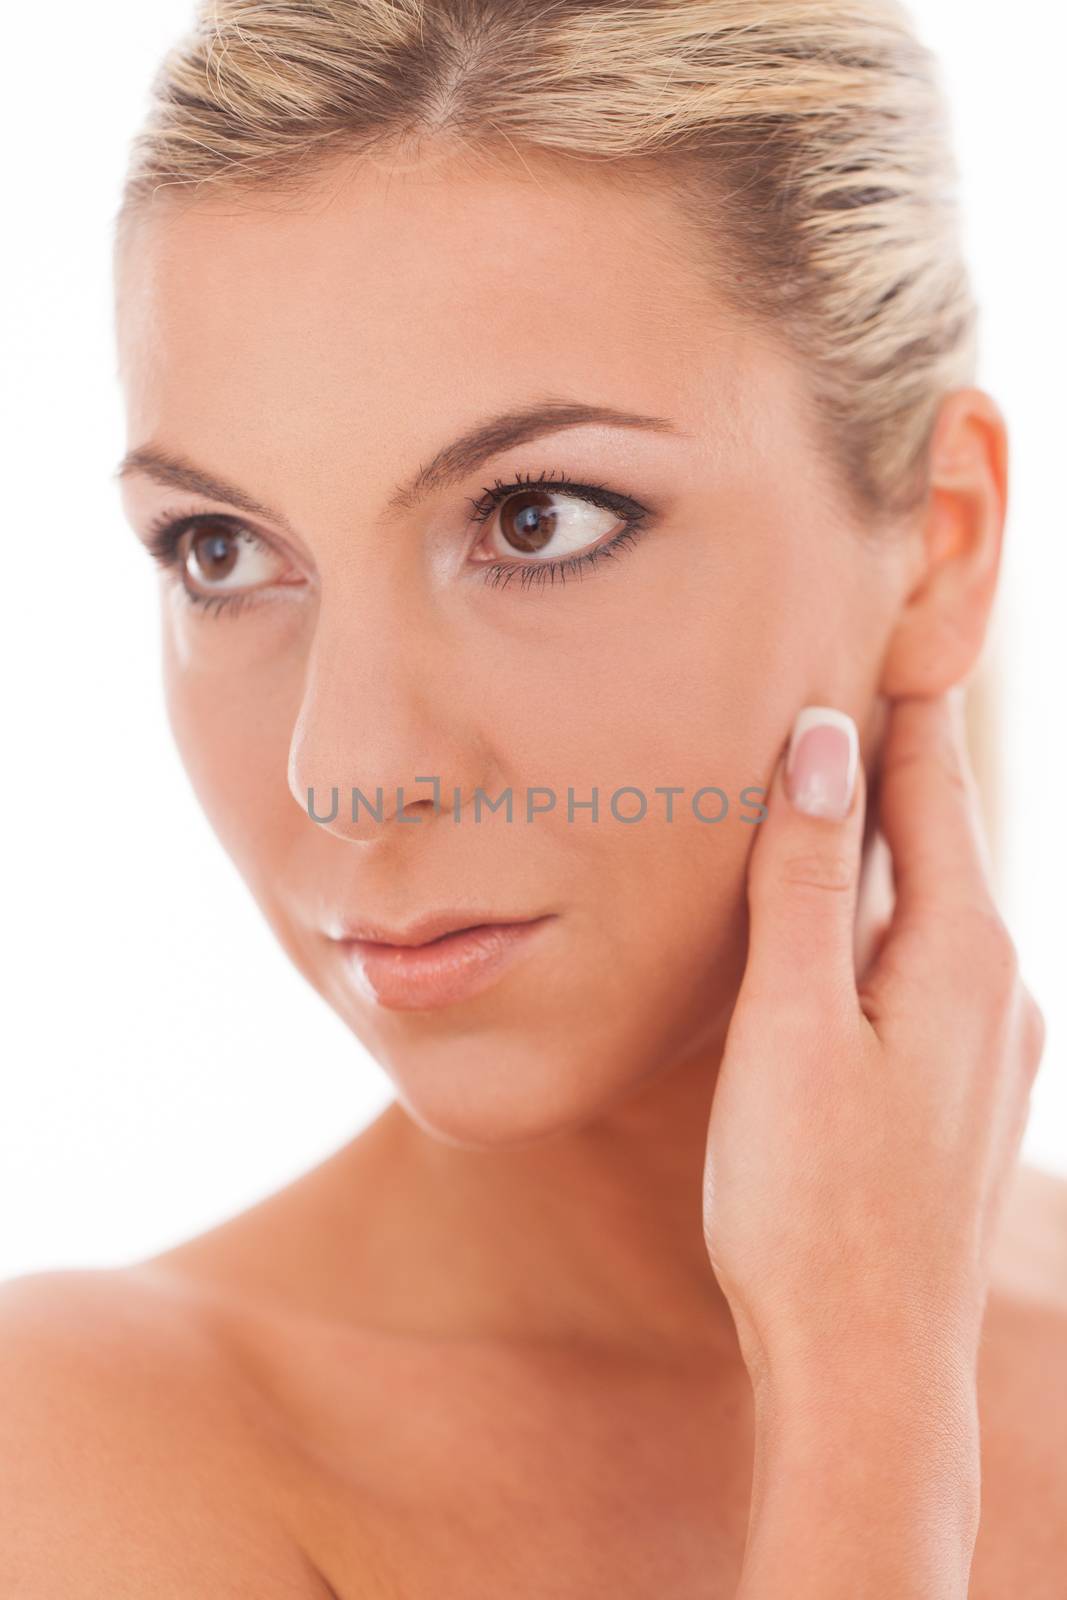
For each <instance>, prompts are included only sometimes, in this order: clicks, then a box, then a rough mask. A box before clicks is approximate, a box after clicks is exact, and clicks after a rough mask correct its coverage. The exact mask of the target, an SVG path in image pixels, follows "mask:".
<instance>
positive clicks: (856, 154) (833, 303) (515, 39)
mask: <svg viewBox="0 0 1067 1600" xmlns="http://www.w3.org/2000/svg"><path fill="white" fill-rule="evenodd" d="M425 141H433V142H434V143H435V144H437V143H439V142H440V141H447V142H449V143H452V144H456V145H458V146H459V147H461V148H463V149H465V150H470V151H489V150H492V149H503V148H505V147H509V148H511V149H517V150H518V151H519V152H520V153H521V151H522V149H523V148H524V147H525V148H526V149H531V148H533V149H536V150H539V151H541V152H543V153H547V154H552V155H554V156H556V157H558V158H559V159H561V160H581V161H585V162H591V163H595V164H597V165H598V166H599V167H600V168H601V169H602V170H603V171H604V173H605V176H617V177H619V178H621V180H622V181H623V182H627V181H630V182H632V181H633V179H634V177H635V175H636V174H638V173H642V174H647V175H648V177H649V178H650V179H653V180H654V179H657V178H658V179H659V180H660V181H662V182H663V183H664V184H667V185H669V186H672V187H673V189H674V191H675V192H676V193H677V194H678V196H679V198H680V199H681V200H682V201H683V202H684V213H683V214H684V216H685V218H686V219H687V220H688V222H689V223H691V225H692V228H693V236H694V239H695V240H696V241H697V242H698V244H699V243H700V242H701V241H703V242H704V244H705V246H706V252H705V253H706V260H707V270H708V275H709V279H710V280H712V281H713V282H714V285H715V287H716V289H717V290H718V292H719V293H720V294H721V295H722V296H723V297H724V299H725V300H726V302H727V303H728V304H729V305H730V306H731V307H732V308H733V309H734V311H735V312H736V313H737V314H738V315H739V316H740V317H743V318H745V319H749V320H752V321H754V322H756V323H757V324H759V325H760V326H761V327H765V328H769V329H771V330H772V331H773V333H774V335H775V336H776V337H778V338H780V339H782V340H783V341H785V342H787V343H789V344H791V346H792V348H793V349H794V350H795V352H796V353H797V354H798V355H799V356H800V357H801V358H802V360H803V361H804V362H805V363H806V368H807V371H808V373H809V375H810V396H811V404H812V408H813V409H812V416H813V420H814V422H815V425H816V429H817V437H818V438H819V440H820V444H821V448H822V449H823V450H824V451H825V453H826V455H827V458H828V459H829V460H831V461H832V463H833V464H834V467H835V468H836V470H837V473H838V475H839V480H840V482H841V484H842V487H843V490H844V492H845V493H846V495H847V496H848V498H849V500H850V502H851V504H852V506H853V507H854V508H855V510H856V512H857V514H858V516H859V518H860V519H861V520H862V524H863V526H864V527H867V528H871V529H872V530H874V529H880V528H882V527H884V526H886V525H888V524H889V523H891V522H892V521H893V520H894V519H896V518H898V517H900V516H902V515H905V514H907V513H909V512H911V511H913V510H915V509H917V508H918V507H919V506H920V505H921V503H922V501H923V499H924V497H925V495H926V492H927V488H928V480H927V472H926V467H927V448H928V444H929V440H930V435H931V431H932V428H933V424H934V421H935V419H936V415H937V411H938V408H939V404H940V402H941V400H942V399H943V397H944V396H945V394H946V393H947V392H948V391H949V390H951V389H953V388H956V387H959V386H965V385H968V384H971V383H973V382H974V378H975V367H976V359H977V352H976V324H977V311H976V306H975V302H974V299H973V296H972V292H971V287H970V283H969V279H968V274H967V270H966V267H965V264H964V261H963V258H962V251H961V244H960V236H959V217H958V211H957V204H956V187H957V181H958V175H957V169H956V166H955V161H954V157H953V154H952V151H951V141H950V134H949V125H948V114H947V110H946V106H945V102H944V98H943V95H942V92H941V87H940V82H939V76H938V69H937V66H936V63H935V60H934V58H933V57H932V55H931V54H930V52H929V51H928V50H927V49H926V48H925V47H924V46H923V45H922V44H921V43H920V42H919V41H918V39H917V38H916V37H915V34H914V32H913V29H912V24H911V19H910V16H909V14H908V12H907V11H906V10H905V9H904V8H903V7H902V6H900V5H898V4H897V3H896V0H202V4H201V7H200V10H199V12H198V14H197V16H196V20H195V23H194V26H193V28H192V30H191V32H190V33H189V34H188V35H187V36H186V37H185V38H184V39H182V40H181V41H180V42H179V43H177V44H176V45H175V46H174V47H173V48H172V49H171V50H170V51H169V52H168V53H167V54H166V56H165V57H164V58H163V61H162V62H161V64H160V67H159V70H158V72H157V74H156V77H155V79H154V81H153V84H152V97H151V106H150V110H149V114H148V117H147V119H146V121H145V124H144V126H143V128H142V130H141V131H140V132H139V134H138V135H137V136H136V138H135V139H134V142H133V147H132V151H131V160H130V166H129V171H128V174H127V178H126V183H125V187H124V190H123V195H122V204H121V206H120V210H119V216H118V218H117V236H118V239H119V240H120V239H121V237H122V235H123V234H124V231H125V229H126V227H127V226H128V225H129V224H130V222H131V221H132V219H133V218H135V217H136V215H137V213H138V212H139V211H140V210H141V208H142V207H144V206H145V205H146V204H147V203H148V202H150V201H151V200H152V199H153V198H154V197H155V196H157V195H158V194H159V193H160V192H161V191H162V192H167V191H172V192H184V191H190V192H192V193H193V194H194V195H195V194H196V193H198V192H204V191H206V190H211V189H215V188H219V187H224V188H225V189H226V191H227V192H228V193H236V192H239V191H241V190H242V189H258V188H261V187H262V186H263V185H264V184H268V183H269V184H271V185H273V186H275V187H277V188H279V189H281V190H286V189H292V190H293V191H294V192H295V191H297V190H299V189H300V188H301V187H302V186H303V185H305V184H307V183H308V181H309V180H310V178H311V177H312V176H313V175H314V174H315V172H316V170H317V165H324V164H325V162H326V160H327V159H328V158H330V157H334V156H340V155H344V154H353V155H357V156H372V155H375V154H376V153H378V152H384V153H386V154H394V155H395V154H397V153H408V152H412V151H414V152H417V151H418V150H419V149H420V148H421V147H422V145H423V143H424V142H425ZM616 169H617V171H616ZM968 691H969V694H968V698H969V701H970V705H969V716H968V721H969V724H970V726H971V727H972V728H975V729H979V728H980V729H981V730H982V732H981V735H980V736H979V735H978V734H977V733H976V734H975V741H974V742H975V746H976V753H977V745H978V744H979V743H980V744H981V748H982V750H983V752H984V754H985V759H984V760H983V761H981V762H979V763H977V765H978V767H979V772H978V776H979V781H980V783H981V784H982V785H983V792H984V799H985V804H986V810H987V821H988V823H989V825H990V828H991V829H992V827H993V825H994V823H995V820H996V819H995V806H994V804H993V793H992V789H993V770H992V767H991V764H990V762H989V759H988V756H989V752H990V750H991V748H992V744H993V738H992V731H991V724H990V721H989V710H990V707H989V704H988V701H989V694H988V689H987V687H986V678H985V677H984V676H983V675H982V674H978V675H976V676H973V677H972V680H971V682H970V683H969V685H968ZM976 695H978V696H980V697H981V698H982V699H983V701H985V702H986V704H985V705H984V706H983V709H982V712H981V715H980V716H979V717H977V718H976V716H975V707H974V699H975V696H976ZM993 842H995V841H993Z"/></svg>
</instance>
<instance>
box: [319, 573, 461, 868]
mask: <svg viewBox="0 0 1067 1600" xmlns="http://www.w3.org/2000/svg"><path fill="white" fill-rule="evenodd" d="M343 612H344V608H342V606H341V605H339V604H337V603H336V602H335V603H334V604H332V605H330V604H328V603H327V601H326V600H325V598H324V599H323V601H322V602H321V604H320V607H319V612H318V617H317V622H316V632H315V638H314V642H313V644H312V647H311V649H310V651H309V654H308V657H307V664H306V671H305V684H304V694H303V699H302V701H301V705H300V710H299V713H298V715H297V718H296V722H295V724H294V727H293V733H292V739H291V742H290V747H289V763H288V781H289V789H290V792H291V793H292V795H293V798H294V799H295V800H296V802H297V803H298V805H299V806H300V808H301V810H302V811H303V812H304V813H305V815H306V816H307V817H308V818H309V819H310V820H311V821H314V822H315V823H316V824H317V825H318V826H319V827H322V828H324V829H325V830H326V831H327V832H329V833H332V834H335V835H336V836H337V837H338V838H343V839H346V840H349V841H352V842H358V841H369V840H371V839H374V838H377V837H381V836H382V835H383V830H385V829H387V828H388V830H389V832H394V831H397V830H398V829H399V828H400V827H401V826H403V825H421V826H425V825H427V824H428V823H430V822H431V821H432V820H433V819H434V818H435V817H436V816H440V817H442V818H443V819H447V818H448V817H449V816H455V815H456V813H457V811H461V809H462V807H463V806H464V805H465V804H466V803H467V799H468V797H469V796H471V795H473V792H474V789H475V788H476V787H477V786H478V785H479V784H484V780H485V774H484V773H483V772H482V771H481V770H479V769H478V767H477V752H478V750H479V748H480V741H479V739H478V737H477V730H476V728H475V726H474V724H473V713H474V706H473V703H472V702H471V701H469V700H468V699H467V698H466V697H465V695H464V689H463V683H464V681H466V682H467V683H470V682H471V680H472V677H473V676H474V675H473V674H465V673H461V672H460V671H457V670H456V666H455V664H456V662H457V661H458V660H459V659H460V656H459V652H458V651H457V647H456V641H455V639H454V638H452V637H451V636H448V637H446V630H445V627H444V624H443V623H441V622H438V624H437V625H436V626H435V624H434V623H433V621H432V620H431V619H429V618H428V617H426V616H424V615H423V614H422V613H421V612H420V613H419V614H418V616H416V615H415V613H414V608H409V609H408V610H407V612H406V614H405V615H404V616H403V617H397V618H395V619H394V621H393V622H390V621H389V620H388V618H387V615H386V613H385V612H384V611H380V610H375V611H374V612H373V613H372V615H373V621H372V622H370V623H368V622H367V621H366V620H365V618H366V612H365V610H364V608H363V607H362V606H361V607H360V611H359V616H360V620H357V621H354V620H353V616H354V613H353V611H352V609H349V610H348V613H347V616H346V615H344V614H343ZM450 661H451V663H452V668H451V670H450V669H449V662H450Z"/></svg>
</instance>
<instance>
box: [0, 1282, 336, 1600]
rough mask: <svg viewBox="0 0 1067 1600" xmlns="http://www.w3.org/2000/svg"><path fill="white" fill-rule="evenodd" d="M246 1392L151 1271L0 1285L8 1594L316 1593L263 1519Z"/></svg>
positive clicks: (218, 1346)
mask: <svg viewBox="0 0 1067 1600" xmlns="http://www.w3.org/2000/svg"><path fill="white" fill-rule="evenodd" d="M258 1415H259V1412H258V1409H257V1404H256V1400H255V1396H254V1391H253V1389H252V1386H251V1384H250V1382H249V1381H248V1379H247V1378H246V1377H245V1376H244V1375H243V1374H242V1371H241V1369H240V1366H239V1364H237V1363H235V1362H234V1361H233V1360H232V1359H231V1357H230V1356H229V1355H228V1353H227V1351H226V1348H225V1345H224V1343H222V1342H220V1340H219V1338H218V1335H217V1329H216V1327H215V1325H214V1323H213V1321H212V1318H211V1317H210V1315H208V1314H207V1312H206V1309H205V1307H204V1306H203V1305H202V1304H201V1303H200V1300H199V1298H198V1295H197V1293H196V1291H195V1289H193V1288H192V1286H190V1285H185V1284H183V1283H182V1282H181V1280H180V1279H178V1278H176V1277H174V1276H173V1275H168V1274H166V1273H161V1272H159V1271H157V1270H154V1269H153V1268H152V1267H151V1266H146V1267H130V1268H122V1269H99V1268H94V1269H88V1270H75V1271H56V1272H43V1273H35V1274H32V1275H29V1276H26V1277H21V1278H15V1279H10V1280H8V1281H7V1282H5V1283H2V1284H0V1592H2V1593H4V1594H9V1593H17V1594H18V1595H19V1596H20V1597H24V1600H38V1597H40V1600H44V1597H46V1596H48V1597H49V1600H51V1597H52V1596H55V1595H57V1594H63V1595H65V1596H70V1597H71V1600H96V1597H98V1596H99V1597H100V1600H103V1597H104V1596H107V1597H108V1600H115V1597H118V1596H125V1595H127V1594H129V1595H131V1596H132V1595H134V1594H144V1593H149V1592H161V1591H163V1590H164V1589H165V1592H166V1593H167V1594H168V1595H171V1596H173V1597H174V1600H184V1597H185V1596H189V1597H190V1600H191V1597H192V1596H193V1595H202V1594H204V1593H212V1594H217V1595H220V1596H224V1595H230V1594H233V1595H237V1594H238V1593H249V1592H255V1593H257V1594H262V1595H263V1596H264V1597H265V1600H266V1597H268V1596H269V1597H271V1600H273V1597H275V1596H278V1597H281V1596H283V1595H285V1596H291V1597H292V1600H300V1597H314V1596H317V1595H322V1594H323V1593H325V1592H326V1591H325V1590H324V1588H323V1587H322V1586H321V1585H319V1586H318V1587H316V1586H315V1582H314V1575H313V1573H311V1572H310V1569H309V1568H308V1566H307V1563H305V1562H304V1561H303V1559H302V1557H301V1554H300V1551H299V1549H298V1548H297V1547H296V1546H295V1545H294V1544H292V1543H291V1542H288V1541H287V1540H286V1539H285V1537H284V1536H283V1535H282V1533H281V1531H280V1527H279V1525H278V1524H277V1522H276V1519H272V1518H271V1517H270V1516H269V1515H268V1514H267V1498H268V1495H267V1489H266V1485H267V1483H268V1482H269V1473H268V1472H266V1471H265V1470H264V1468H265V1466H266V1463H265V1461H264V1459H263V1455H262V1450H261V1448H260V1447H259V1446H257V1443H256V1440H257V1438H258V1436H259V1435H258V1433H257V1429H256V1426H255V1420H256V1418H257V1417H258Z"/></svg>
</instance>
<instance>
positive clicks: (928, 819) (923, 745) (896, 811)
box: [878, 694, 993, 919]
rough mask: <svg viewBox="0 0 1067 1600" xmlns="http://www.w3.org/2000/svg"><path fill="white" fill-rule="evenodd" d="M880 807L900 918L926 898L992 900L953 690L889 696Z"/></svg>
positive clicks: (955, 903)
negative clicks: (944, 692)
mask: <svg viewBox="0 0 1067 1600" xmlns="http://www.w3.org/2000/svg"><path fill="white" fill-rule="evenodd" d="M878 810H879V822H880V826H881V828H882V831H883V832H884V834H885V837H886V841H887V843H888V845H889V848H890V851H891V853H892V857H893V879H894V886H895V891H896V903H897V908H898V911H899V915H900V916H901V918H902V919H907V918H910V916H911V915H912V914H913V913H914V912H916V911H917V910H922V909H924V908H925V907H927V906H931V905H933V906H938V905H940V906H942V907H944V908H945V909H946V910H948V911H952V910H955V909H960V908H964V907H974V906H981V907H986V908H991V907H992V902H993V894H992V887H991V877H990V868H989V850H988V846H987V844H986V840H985V835H984V832H983V829H982V821H981V814H980V810H979V803H978V792H977V785H976V783H975V779H974V774H973V772H972V771H971V766H970V761H969V758H968V755H967V749H966V742H965V737H964V728H963V712H962V698H961V696H960V695H959V694H955V695H946V694H940V695H932V696H923V697H912V696H908V697H905V698H901V699H897V700H894V701H893V702H892V706H891V709H890V715H889V721H888V725H887V731H886V737H885V743H884V746H883V749H882V760H881V771H880V775H879V783H878Z"/></svg>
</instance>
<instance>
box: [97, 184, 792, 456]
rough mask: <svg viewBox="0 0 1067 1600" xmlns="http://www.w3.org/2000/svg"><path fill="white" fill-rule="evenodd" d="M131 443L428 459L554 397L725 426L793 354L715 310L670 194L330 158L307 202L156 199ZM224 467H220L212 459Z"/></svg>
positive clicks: (124, 369)
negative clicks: (449, 429) (445, 431)
mask: <svg viewBox="0 0 1067 1600" xmlns="http://www.w3.org/2000/svg"><path fill="white" fill-rule="evenodd" d="M117 328H118V338H119V360H120V370H121V374H122V381H123V385H124V389H125V394H126V402H127V412H128V423H129V434H130V438H131V441H132V442H134V443H140V442H142V441H143V440H147V439H149V438H152V439H156V440H159V441H165V442H167V443H170V444H172V445H174V446H175V447H180V448H188V449H192V448H195V446H196V445H197V444H204V443H206V444H207V445H208V446H209V447H210V445H211V443H212V441H217V440H219V439H220V438H224V439H226V440H227V443H228V446H230V447H231V449H230V455H231V457H232V455H233V454H234V452H237V453H241V454H243V453H244V452H243V451H242V450H241V441H242V439H243V438H244V437H245V436H246V435H248V434H250V432H252V431H254V432H255V433H256V434H257V435H258V437H259V439H260V440H261V441H262V439H263V438H264V436H265V430H267V429H269V431H270V435H271V438H272V441H273V443H274V446H275V447H276V448H277V449H278V450H279V451H281V452H283V453H284V452H285V451H286V450H288V449H292V450H293V451H294V452H299V453H300V458H301V459H302V460H304V461H309V460H310V461H315V460H316V459H325V458H326V457H327V456H329V455H330V453H331V452H333V451H335V450H336V449H337V448H341V447H344V448H346V449H347V450H348V451H351V449H352V447H353V444H354V443H355V442H357V441H358V442H359V444H360V447H361V448H362V449H364V450H366V452H367V454H368V456H373V455H374V454H376V453H381V454H382V455H383V458H384V456H385V454H387V453H388V452H389V451H393V452H394V453H395V448H396V447H397V446H398V445H402V446H404V447H409V448H410V449H411V450H412V451H413V452H414V453H416V454H418V453H419V452H424V451H425V449H426V448H427V445H428V444H430V443H435V442H437V441H438V439H439V436H440V434H441V431H442V427H443V425H444V422H445V420H446V418H447V419H448V420H449V421H451V420H458V419H462V418H463V417H464V416H466V415H468V414H469V415H481V414H488V413H489V412H491V411H492V410H494V409H495V408H497V407H498V406H501V405H514V404H515V403H517V402H525V401H529V400H534V399H537V398H539V397H541V396H542V395H545V394H552V395H559V394H560V393H573V394H574V396H575V398H580V399H583V400H589V401H599V402H603V403H606V404H614V405H634V406H635V408H640V409H644V410H649V409H653V410H656V411H657V413H658V414H661V415H664V416H678V415H681V416H688V418H689V421H690V424H692V423H693V422H694V421H695V422H696V423H697V425H699V422H700V419H701V418H703V417H705V416H706V415H707V413H708V408H709V406H711V407H712V408H713V409H714V410H715V411H716V413H717V414H718V416H719V417H720V418H721V420H722V421H723V423H724V424H726V423H727V422H731V423H732V424H736V422H737V418H738V415H739V411H740V409H741V408H743V407H744V405H745V404H746V396H748V395H750V394H751V391H752V385H753V381H754V379H757V378H758V374H759V373H761V372H762V370H763V369H765V368H768V367H774V366H777V368H778V371H779V377H781V375H782V374H781V361H780V359H779V358H778V356H777V354H776V353H775V352H773V351H772V350H771V349H770V348H769V346H768V344H767V342H766V341H761V340H757V339H755V338H754V337H753V336H752V334H751V333H750V332H748V331H746V330H745V329H744V328H742V326H741V325H740V324H739V322H738V320H737V318H736V317H735V316H734V315H733V314H732V313H731V311H730V309H729V308H728V307H727V306H725V305H724V304H723V303H722V302H721V301H719V300H718V299H717V298H716V294H715V290H714V288H713V286H712V275H711V273H710V272H709V271H708V270H707V268H706V267H705V265H704V263H703V262H702V261H701V258H700V256H699V254H698V251H697V249H696V246H695V243H694V239H693V236H692V234H691V233H690V232H689V230H688V227H687V224H686V221H685V216H684V213H683V212H682V211H681V210H680V202H679V200H678V199H677V198H676V197H675V196H674V195H673V194H671V193H670V192H669V191H667V190H665V189H663V188H657V187H656V186H655V185H654V184H652V183H649V182H647V181H646V182H637V181H635V182H634V183H632V184H629V185H628V184H625V183H623V182H620V180H619V178H618V176H613V177H611V178H608V179H605V178H602V177H600V176H598V174H597V173H596V172H595V171H594V170H593V169H591V168H588V167H583V168H582V169H581V170H577V169H575V170H573V171H568V170H566V168H565V166H563V165H562V164H560V163H558V162H555V161H553V160H547V161H545V160H539V159H534V160H527V159H526V158H521V159H516V160H514V161H512V162H506V161H502V162H500V163H495V164H492V165H490V164H485V163H482V164H479V165H478V166H476V167H475V166H471V165H470V164H467V163H464V162H463V161H462V160H461V159H451V160H448V161H437V162H427V163H421V164H420V163H413V164H411V165H409V166H408V167H407V168H403V167H399V168H398V167H396V166H392V165H386V164H373V163H369V162H365V161H364V162H352V161H350V162H348V163H344V164H341V163H337V164H335V166H334V167H333V168H331V169H329V171H328V174H327V177H326V179H325V180H323V181H319V182H316V184H315V186H314V187H312V188H309V189H308V191H307V192H306V194H305V195H304V196H303V197H301V198H294V197H293V196H291V195H277V194H273V193H272V191H271V190H270V189H269V188H265V189H264V190H263V192H262V195H259V194H257V195H255V196H254V197H250V196H248V195H244V196H240V197H233V196H231V197H229V198H227V197H226V196H225V195H223V194H221V193H220V194H217V195H215V196H212V197H211V198H210V199H207V200H197V201H195V202H192V203H190V202H184V203H182V204H175V203H173V202H170V201H166V202H164V203H161V204H158V205H156V206H154V207H152V208H150V209H149V210H148V212H147V213H145V214H144V216H143V217H142V218H140V219H139V220H138V222H137V224H136V226H135V227H134V229H133V230H132V232H131V234H130V237H129V240H128V242H127V244H126V246H125V249H124V252H123V256H122V260H121V262H120V270H119V276H118V280H117ZM216 455H217V451H216Z"/></svg>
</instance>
